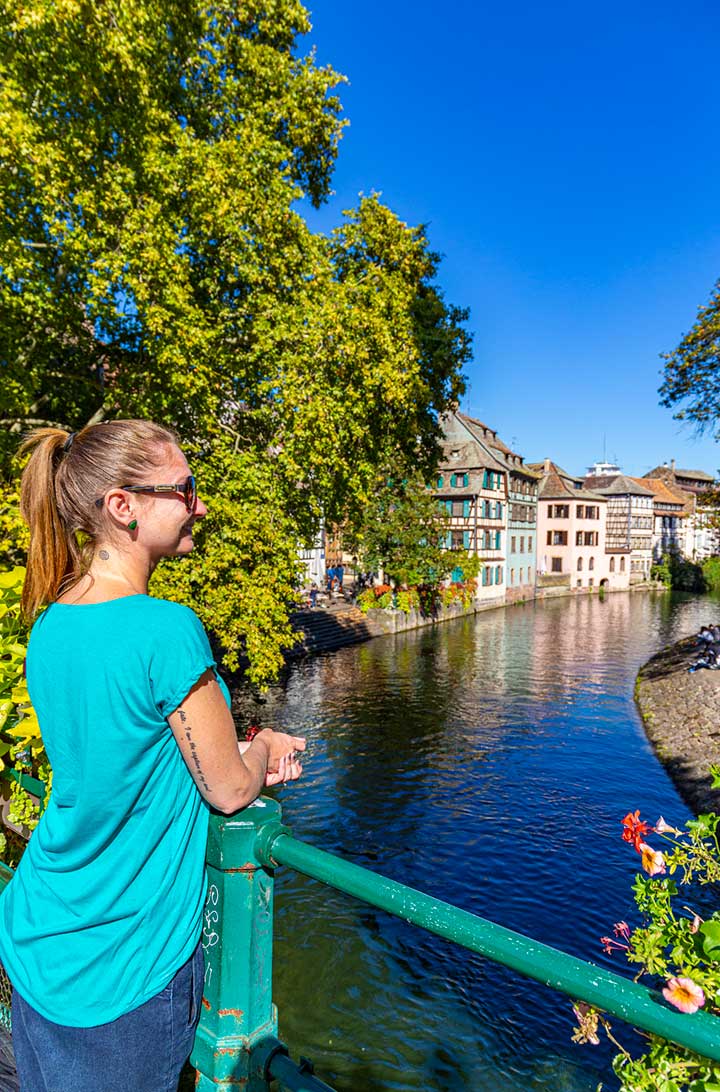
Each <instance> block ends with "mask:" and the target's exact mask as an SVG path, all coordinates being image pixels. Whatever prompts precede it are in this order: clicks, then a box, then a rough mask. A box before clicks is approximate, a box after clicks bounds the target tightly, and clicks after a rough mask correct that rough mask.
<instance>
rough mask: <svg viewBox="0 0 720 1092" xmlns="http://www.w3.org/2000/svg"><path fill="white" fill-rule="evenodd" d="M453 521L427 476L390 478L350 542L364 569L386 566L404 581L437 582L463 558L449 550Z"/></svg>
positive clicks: (389, 574) (393, 576)
mask: <svg viewBox="0 0 720 1092" xmlns="http://www.w3.org/2000/svg"><path fill="white" fill-rule="evenodd" d="M449 526H450V521H449V518H448V516H447V514H446V513H445V512H444V511H443V510H442V509H440V507H439V505H438V502H437V499H436V498H435V497H433V495H432V493H430V491H429V490H428V489H427V487H426V485H425V484H424V482H423V481H422V479H420V478H417V477H415V478H412V479H403V480H401V481H395V480H387V481H385V482H384V483H383V484H382V485H380V486H379V487H378V490H377V492H376V494H375V497H374V499H373V501H372V503H371V504H370V505H369V506H368V508H367V509H366V512H365V519H364V522H363V525H362V528H361V529H360V530H359V531H358V532H357V534H356V535H355V537H352V536H348V539H347V545H348V546H349V548H350V549H352V550H354V551H355V552H356V553H357V555H358V558H359V560H360V564H361V567H362V568H364V569H368V570H374V571H379V570H382V571H383V572H384V573H385V576H386V578H388V579H392V580H396V581H397V582H398V583H400V584H413V585H414V584H436V583H437V582H438V581H439V580H440V579H441V578H442V577H444V576H445V575H446V574H447V573H448V572H449V571H450V570H451V569H452V568H453V567H454V565H455V563H456V560H457V555H456V554H454V553H453V552H451V551H448V550H446V549H445V542H446V538H447V533H448V530H449Z"/></svg>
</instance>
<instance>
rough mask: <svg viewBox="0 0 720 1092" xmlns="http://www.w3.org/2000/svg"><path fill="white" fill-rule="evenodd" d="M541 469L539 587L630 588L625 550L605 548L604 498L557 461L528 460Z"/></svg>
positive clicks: (626, 551)
mask: <svg viewBox="0 0 720 1092" xmlns="http://www.w3.org/2000/svg"><path fill="white" fill-rule="evenodd" d="M532 467H533V469H536V470H538V471H540V473H541V474H542V478H541V481H540V494H539V498H538V537H537V571H538V578H537V582H538V587H566V588H571V589H572V590H573V591H575V590H590V589H592V588H607V589H608V590H613V591H615V590H620V589H622V588H627V587H629V583H630V561H629V556H630V552H629V550H608V548H607V545H606V524H607V503H608V502H607V498H606V497H603V496H601V495H600V494H599V493H593V492H591V491H590V490H589V489H583V487H582V481H581V479H579V478H573V477H572V476H571V475H570V474H568V473H567V472H566V471H564V470H563V469H562V468H561V467H559V466H558V465H557V464H556V463H553V462H552V461H551V460H550V459H545V461H544V462H543V463H534V464H532Z"/></svg>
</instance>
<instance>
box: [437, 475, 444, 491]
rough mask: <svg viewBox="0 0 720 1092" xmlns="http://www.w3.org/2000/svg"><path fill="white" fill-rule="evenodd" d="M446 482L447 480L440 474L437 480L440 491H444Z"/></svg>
mask: <svg viewBox="0 0 720 1092" xmlns="http://www.w3.org/2000/svg"><path fill="white" fill-rule="evenodd" d="M444 481H445V479H444V478H443V476H442V474H438V479H437V487H438V489H442V487H443V482H444Z"/></svg>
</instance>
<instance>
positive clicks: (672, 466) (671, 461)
mask: <svg viewBox="0 0 720 1092" xmlns="http://www.w3.org/2000/svg"><path fill="white" fill-rule="evenodd" d="M670 469H671V470H672V472H673V474H674V473H675V460H674V459H671V460H670Z"/></svg>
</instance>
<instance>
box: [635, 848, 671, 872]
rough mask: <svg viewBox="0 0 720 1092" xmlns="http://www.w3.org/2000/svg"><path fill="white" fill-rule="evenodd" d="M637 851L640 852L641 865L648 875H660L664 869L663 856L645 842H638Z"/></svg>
mask: <svg viewBox="0 0 720 1092" xmlns="http://www.w3.org/2000/svg"><path fill="white" fill-rule="evenodd" d="M638 852H639V853H641V854H642V866H643V869H644V870H645V872H647V874H648V876H661V875H662V874H663V873H664V871H665V858H664V857H663V855H662V853H660V852H659V851H658V850H657V849H653V847H652V846H649V845H648V844H647V842H640V845H639V847H638Z"/></svg>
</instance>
